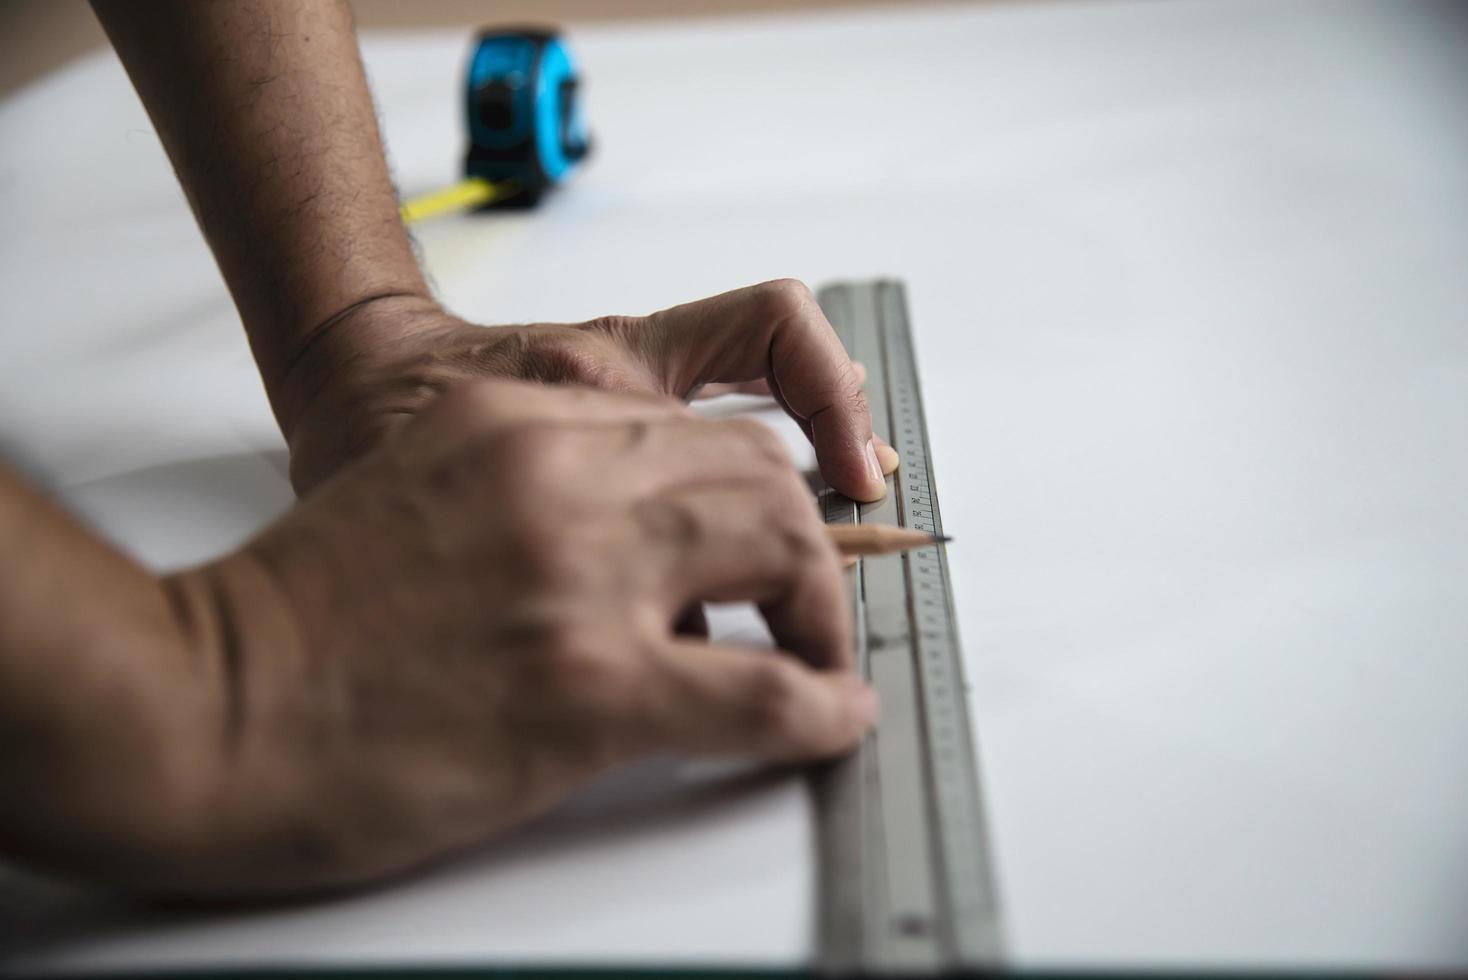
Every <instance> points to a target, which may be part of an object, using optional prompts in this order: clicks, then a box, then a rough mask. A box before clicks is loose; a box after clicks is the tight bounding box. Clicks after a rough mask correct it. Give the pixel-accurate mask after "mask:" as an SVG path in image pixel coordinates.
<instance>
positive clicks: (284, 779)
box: [150, 548, 311, 895]
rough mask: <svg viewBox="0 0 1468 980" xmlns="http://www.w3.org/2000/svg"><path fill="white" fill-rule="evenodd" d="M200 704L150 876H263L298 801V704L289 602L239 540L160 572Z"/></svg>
mask: <svg viewBox="0 0 1468 980" xmlns="http://www.w3.org/2000/svg"><path fill="white" fill-rule="evenodd" d="M163 588H164V589H165V591H166V592H167V594H168V597H169V604H170V606H171V607H172V609H173V610H174V614H175V617H176V619H177V622H178V630H179V634H180V635H181V636H182V637H183V642H184V645H185V647H186V650H187V653H188V659H189V661H190V663H192V664H193V665H194V675H195V679H196V681H197V683H198V685H199V687H201V688H202V690H203V691H204V692H205V693H204V700H205V701H206V703H207V711H206V712H204V718H205V719H206V720H205V721H204V723H202V724H200V725H198V726H196V727H197V730H196V731H194V732H193V738H192V744H193V748H192V753H191V754H192V756H193V759H192V762H191V764H190V766H189V773H190V775H189V777H188V779H187V780H186V781H185V783H184V785H182V786H180V787H179V789H178V792H177V793H176V794H174V798H173V799H172V801H171V802H170V809H171V810H173V811H174V812H175V814H176V820H175V823H174V828H173V831H172V834H173V839H172V840H171V841H168V842H165V844H164V846H163V847H162V848H161V858H162V859H161V860H160V861H159V864H158V867H159V872H160V873H159V875H158V880H157V881H156V882H153V883H150V885H151V887H153V888H155V889H157V890H161V891H165V892H174V893H183V894H191V895H209V894H213V893H218V894H224V893H237V892H239V891H241V890H250V889H253V888H263V889H267V890H268V889H269V888H270V887H272V882H271V875H272V872H273V870H274V869H276V868H279V867H284V866H286V865H288V864H289V863H290V862H291V861H293V860H297V859H296V858H294V857H291V858H289V859H287V857H286V856H285V854H284V853H283V852H285V851H287V850H289V845H288V844H285V843H283V841H287V840H290V839H291V835H292V834H293V833H294V832H295V827H296V825H297V822H298V821H299V819H300V815H301V814H302V813H304V812H306V811H307V810H308V809H309V807H310V805H311V804H310V799H309V791H308V784H309V778H308V775H307V773H308V769H309V766H310V762H311V760H310V757H309V754H308V753H304V752H302V751H300V750H301V748H302V747H303V746H304V745H307V744H309V734H308V733H305V732H304V731H303V728H304V727H306V726H308V725H309V724H310V713H309V712H303V711H302V710H301V702H302V701H303V700H304V699H305V698H306V697H307V696H308V695H307V693H306V690H307V688H308V685H309V678H308V677H306V676H305V675H306V673H307V671H306V669H305V668H306V663H305V657H304V651H303V647H302V644H301V642H300V639H299V637H300V630H299V628H298V625H297V623H296V619H295V614H294V611H293V609H292V607H291V604H290V603H289V601H288V600H287V599H286V597H285V596H284V595H283V594H282V592H281V590H280V588H279V586H278V584H277V583H276V581H275V579H274V576H273V574H272V573H271V571H270V570H269V568H268V567H267V566H266V565H265V564H263V563H262V562H261V561H260V560H259V559H258V558H257V557H256V556H255V555H254V554H253V553H252V552H251V551H250V550H249V549H248V548H246V549H244V550H242V551H240V552H237V553H236V554H234V555H230V556H228V557H226V558H224V559H221V560H219V561H216V562H213V563H211V564H209V565H206V566H203V567H201V568H197V569H192V570H189V571H186V572H182V573H178V574H175V575H171V576H168V577H167V578H165V579H164V580H163Z"/></svg>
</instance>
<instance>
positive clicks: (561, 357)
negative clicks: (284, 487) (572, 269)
mask: <svg viewBox="0 0 1468 980" xmlns="http://www.w3.org/2000/svg"><path fill="white" fill-rule="evenodd" d="M94 6H95V7H96V10H97V13H98V16H99V17H100V18H101V20H102V22H103V24H104V26H105V27H106V28H107V33H108V34H109V36H110V37H111V38H112V41H113V44H114V45H115V46H116V47H117V51H118V53H119V54H120V55H121V57H122V60H123V63H124V64H125V65H126V66H127V69H128V72H129V74H131V76H132V79H133V82H134V83H135V84H136V85H137V88H138V91H139V93H140V94H141V95H142V98H143V102H144V103H145V104H146V105H147V107H148V113H149V114H150V115H151V116H152V118H153V122H154V124H155V125H156V126H157V129H158V133H159V135H160V136H161V137H162V139H163V144H164V146H165V147H166V148H167V150H168V154H169V156H170V158H171V159H172V160H173V164H174V167H175V168H176V169H177V170H178V173H179V178H180V180H181V181H182V182H183V185H184V188H185V190H186V192H187V194H188V197H189V200H190V201H191V202H192V204H193V208H194V212H195V214H196V215H197V216H198V219H199V224H200V225H201V226H202V228H203V229H204V234H205V235H206V236H207V237H208V239H209V243H210V245H211V246H212V247H213V249H214V254H215V255H216V256H217V258H218V260H219V266H220V268H221V269H222V270H223V272H224V277H225V279H226V281H227V282H228V283H229V288H230V291H231V293H232V294H233V295H234V300H235V304H236V305H237V306H238V307H239V311H240V315H241V317H242V319H243V320H244V324H245V329H246V331H247V332H248V333H249V336H250V344H251V346H252V347H253V349H254V352H255V360H256V361H257V362H258V363H259V365H260V371H261V374H262V375H263V377H264V381H265V390H266V392H267V393H268V394H269V396H270V401H271V405H272V407H273V408H274V410H275V416H276V419H277V420H278V421H279V422H280V426H281V430H282V431H283V432H284V433H285V436H286V440H287V441H288V442H289V443H290V446H291V472H292V476H293V479H294V481H295V483H296V486H297V487H298V488H299V489H303V490H304V489H307V488H309V487H312V486H314V485H315V484H317V483H318V482H320V481H321V480H323V479H325V478H326V477H327V476H330V475H331V474H332V473H334V472H335V471H336V470H337V469H339V468H340V467H341V466H342V465H343V464H344V463H346V462H348V461H350V460H351V459H353V458H355V457H356V456H359V455H360V454H361V453H362V452H364V451H365V450H366V449H367V448H369V447H370V446H371V445H374V444H375V443H376V442H378V441H380V439H381V438H382V437H383V436H385V435H386V434H387V432H388V431H390V430H391V429H393V428H396V427H397V426H399V425H401V424H403V423H404V422H406V420H407V419H408V418H409V417H411V416H412V415H415V414H417V412H419V411H421V410H422V409H424V408H426V407H427V405H428V404H429V403H430V402H431V401H432V400H433V399H435V398H437V397H438V396H439V395H440V394H442V393H443V392H444V391H446V390H448V389H449V388H452V387H456V386H458V385H460V384H464V383H467V382H471V381H474V380H479V379H485V378H501V379H503V378H511V379H520V380H532V381H549V382H570V383H577V384H583V385H590V386H594V387H601V388H608V389H612V390H621V391H628V390H631V391H642V392H647V393H652V394H660V395H669V396H673V397H675V398H686V397H689V396H690V395H691V394H692V393H693V392H696V391H697V390H698V389H699V388H700V387H701V386H702V385H704V384H706V383H717V382H734V383H743V384H748V383H751V382H758V383H760V384H761V386H763V385H767V386H768V390H769V391H770V393H771V394H772V395H774V396H775V397H776V398H777V399H779V400H780V401H781V403H782V404H783V405H784V407H785V409H786V410H787V411H788V412H789V413H790V414H791V415H792V416H794V417H795V418H796V419H797V420H798V421H799V422H800V424H801V426H802V427H803V428H804V429H805V431H806V433H807V435H808V436H809V437H810V439H811V441H812V442H813V443H814V444H815V449H816V455H817V457H818V459H819V461H820V464H821V471H822V473H824V474H825V476H826V479H827V481H828V482H829V483H830V484H831V485H832V486H833V487H836V488H837V489H839V490H841V491H843V492H844V493H847V494H849V495H851V496H853V497H856V498H858V499H862V500H872V499H876V498H878V497H880V496H882V494H883V493H885V489H886V488H885V485H884V483H883V479H882V476H883V472H884V471H885V472H890V470H891V469H892V468H893V467H894V466H895V465H896V462H897V461H896V454H895V453H893V452H892V450H891V449H890V447H888V446H886V444H885V443H883V442H882V441H881V440H880V439H879V438H877V437H876V436H875V435H874V434H873V432H872V423H871V416H870V414H869V413H868V411H867V405H866V399H865V396H864V395H863V393H862V390H861V380H860V377H859V375H858V373H857V372H856V371H855V370H854V369H853V368H852V366H851V362H850V360H849V358H848V357H847V356H846V352H845V351H844V350H843V349H842V347H841V343H840V341H839V340H838V339H837V338H836V334H835V333H834V332H833V331H832V329H831V325H830V324H829V323H827V322H826V318H825V316H824V314H822V312H821V310H820V307H819V306H817V304H816V303H815V300H814V298H813V297H811V295H810V293H809V291H808V290H806V289H805V288H804V287H803V286H800V285H799V284H797V283H792V282H788V281H787V282H775V283H766V284H763V285H761V286H757V287H751V288H748V289H743V290H737V291H735V292H732V293H727V294H724V295H722V296H717V297H712V298H711V299H709V300H706V301H704V302H702V303H689V304H684V305H682V306H678V307H675V308H673V309H670V310H664V311H662V312H661V313H657V314H654V315H652V316H646V317H625V316H618V317H604V318H601V319H598V320H593V321H590V322H588V323H584V324H570V325H559V326H558V327H557V328H555V329H546V328H545V325H537V326H532V327H522V326H497V327H483V326H480V325H478V324H472V323H466V322H464V321H462V320H460V319H458V318H457V317H454V316H452V315H451V314H449V313H447V312H446V311H444V310H443V309H442V308H441V307H439V305H438V304H437V303H436V302H435V301H434V300H433V298H432V297H431V296H430V295H429V293H428V290H427V288H426V286H425V284H424V280H423V276H422V274H421V272H420V271H419V269H418V266H417V263H416V261H415V259H414V257H413V253H412V248H411V244H410V242H409V240H408V237H407V234H406V232H405V231H404V229H403V227H402V224H401V222H400V220H399V217H398V210H397V203H396V200H395V197H394V194H393V189H392V185H391V182H390V181H389V179H388V172H387V165H386V163H385V160H384V156H383V150H382V140H381V137H380V135H379V133H378V129H377V122H376V119H375V117H374V114H373V107H372V99H371V95H370V94H369V92H368V88H367V81H366V78H365V76H364V74H363V71H362V64H361V59H360V57H359V55H358V52H357V46H356V39H355V37H354V35H353V32H352V23H351V17H350V14H349V12H348V10H347V8H346V5H345V4H344V3H343V2H341V0H248V2H239V3H200V2H190V0H160V2H157V3H147V4H138V3H128V2H123V0H94ZM447 149H448V148H445V151H446V152H447Z"/></svg>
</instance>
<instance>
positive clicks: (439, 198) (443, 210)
mask: <svg viewBox="0 0 1468 980" xmlns="http://www.w3.org/2000/svg"><path fill="white" fill-rule="evenodd" d="M519 189H520V185H519V184H517V183H515V182H514V181H509V180H503V181H500V182H498V183H490V182H489V181H487V180H484V179H482V178H480V177H467V178H465V179H464V180H461V181H459V182H458V183H457V184H454V185H453V186H452V187H445V188H444V189H443V190H438V191H433V192H431V193H428V194H420V195H419V196H417V197H415V198H411V199H409V200H407V201H404V202H403V206H402V207H401V208H399V209H398V213H399V214H401V215H402V217H403V222H404V223H405V224H413V223H414V222H417V221H426V220H428V219H429V218H437V217H438V216H439V215H444V214H451V213H453V212H455V211H468V210H469V209H470V208H479V207H483V206H484V205H486V204H493V203H494V202H495V201H498V200H501V199H503V198H506V197H509V196H510V195H511V194H513V193H515V192H516V191H518V190H519Z"/></svg>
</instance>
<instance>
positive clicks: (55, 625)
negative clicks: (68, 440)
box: [0, 462, 227, 880]
mask: <svg viewBox="0 0 1468 980" xmlns="http://www.w3.org/2000/svg"><path fill="white" fill-rule="evenodd" d="M0 546H3V549H4V553H5V557H6V560H5V561H4V562H0V787H3V793H0V795H3V796H4V797H5V803H4V805H3V806H0V852H3V853H5V854H7V855H11V856H16V857H21V858H24V859H27V860H31V861H34V862H36V863H37V864H40V865H42V866H46V867H56V868H61V869H67V868H71V869H85V870H86V872H87V873H88V874H89V875H91V876H94V877H98V878H104V879H111V880H133V879H143V878H145V877H149V876H156V875H157V874H158V872H159V868H158V863H159V861H160V860H163V858H162V857H161V856H162V855H164V854H165V853H167V852H171V851H178V852H185V851H187V850H189V849H190V848H191V847H193V846H194V845H193V844H192V843H191V842H190V841H189V840H187V839H186V838H187V837H188V836H189V835H191V834H192V833H193V832H194V830H193V828H196V827H198V826H200V824H199V823H197V822H196V820H195V818H196V816H197V809H198V807H199V806H201V805H202V804H204V802H205V801H206V800H207V796H208V794H209V792H211V789H210V783H211V782H212V780H213V779H214V778H215V775H216V773H215V771H214V769H213V766H212V762H213V761H214V760H215V759H216V758H217V755H218V749H219V745H218V742H217V739H219V738H222V737H223V731H222V727H221V726H220V725H218V724H216V723H215V719H217V718H219V717H220V711H219V700H220V698H221V697H222V694H223V691H224V689H225V682H226V680H227V679H226V678H225V677H223V676H222V674H221V670H220V663H219V661H218V660H217V659H215V658H213V657H211V656H208V655H205V654H203V653H202V652H201V650H202V648H200V647H197V646H195V645H194V644H192V643H191V642H190V638H189V637H188V636H187V630H186V629H185V628H184V624H183V622H182V620H181V618H180V615H179V613H180V610H179V609H178V608H176V605H177V604H176V603H175V602H173V601H171V600H170V598H169V594H168V591H167V589H166V588H165V587H164V585H163V584H162V583H160V582H159V581H158V580H157V579H155V578H154V577H153V576H151V575H149V574H148V573H147V572H146V571H145V570H143V569H142V568H140V567H139V566H138V565H137V564H136V563H134V562H132V561H131V560H129V559H128V558H127V557H126V556H124V555H122V554H121V553H119V552H117V551H116V550H114V549H113V548H111V547H109V546H108V545H107V544H106V543H104V542H103V541H101V540H100V539H99V538H97V537H96V536H95V535H93V534H92V533H90V532H89V531H87V530H86V529H85V528H83V527H81V526H80V525H78V524H77V523H76V522H75V521H74V520H72V519H71V518H70V516H68V515H67V514H66V513H65V512H63V511H62V510H61V509H60V508H58V507H56V506H55V505H54V504H52V503H51V502H50V501H48V500H46V499H45V498H44V497H42V496H41V495H40V494H38V493H36V492H35V491H34V490H33V489H31V488H30V487H28V486H26V485H25V484H24V483H22V482H21V480H20V478H19V477H17V476H16V475H15V474H14V473H12V472H11V471H9V470H7V469H6V468H5V466H4V464H3V462H0Z"/></svg>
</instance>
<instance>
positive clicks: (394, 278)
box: [93, 0, 431, 436]
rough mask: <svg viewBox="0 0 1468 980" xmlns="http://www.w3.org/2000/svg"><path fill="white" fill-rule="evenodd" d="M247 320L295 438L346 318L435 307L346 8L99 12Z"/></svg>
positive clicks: (261, 0)
mask: <svg viewBox="0 0 1468 980" xmlns="http://www.w3.org/2000/svg"><path fill="white" fill-rule="evenodd" d="M93 7H94V9H95V10H96V12H97V16H98V18H99V19H100V20H101V21H102V24H103V26H104V27H105V28H106V30H107V34H108V37H110V38H111V40H112V43H113V46H114V47H115V48H116V49H117V52H118V55H119V56H120V57H121V58H122V61H123V64H124V65H125V66H126V67H127V71H128V74H129V75H130V76H131V77H132V80H133V84H134V85H135V86H136V87H137V90H138V93H139V94H140V95H141V96H142V99H143V103H144V104H145V105H146V106H147V109H148V113H149V115H150V116H151V117H152V120H153V124H154V125H155V126H156V127H157V130H158V134H159V136H160V137H161V138H162V140H163V145H164V147H165V148H166V149H167V151H168V155H169V158H170V159H171V160H172V161H173V165H174V168H175V169H176V170H177V171H178V175H179V179H180V181H181V182H182V184H183V187H184V190H185V193H186V194H187V195H188V199H189V203H190V204H191V205H192V207H193V209H194V214H195V215H196V216H197V218H198V221H199V225H200V227H201V228H202V229H203V231H204V235H205V237H207V238H208V240H209V245H210V247H211V248H212V249H213V250H214V255H215V257H216V258H217V260H218V262H219V268H220V269H221V271H222V272H223V274H224V278H225V281H226V282H227V283H228V285H229V290H230V293H231V295H232V296H233V297H234V301H235V305H236V306H237V307H238V308H239V312H240V316H241V318H242V319H243V321H244V325H245V330H246V332H247V333H248V334H249V338H250V345H251V348H252V349H253V351H254V354H255V360H256V361H257V362H258V364H259V365H260V370H261V374H262V375H263V377H264V381H265V388H266V392H267V393H268V394H269V396H270V401H271V405H272V407H273V408H274V410H275V414H276V418H277V420H278V421H279V422H280V423H281V427H282V429H283V430H284V431H285V432H286V434H287V436H289V435H290V433H291V431H292V429H293V427H294V423H295V419H296V416H297V415H298V414H299V413H300V411H301V408H302V403H303V401H304V400H305V399H306V398H307V397H308V396H307V395H306V394H305V393H306V392H307V391H309V390H311V389H312V388H313V387H314V386H315V385H316V384H317V383H319V379H316V380H315V381H313V380H312V379H310V378H309V377H306V376H304V375H307V374H309V373H310V369H309V365H308V359H306V358H305V356H304V355H305V353H306V352H307V351H308V349H309V348H311V346H312V345H313V341H316V340H318V339H319V338H320V337H321V336H322V335H323V333H324V332H326V331H329V330H330V329H331V328H332V327H333V326H335V325H338V324H339V323H340V322H341V321H342V320H343V319H344V318H345V317H347V316H349V315H351V314H352V312H353V311H356V310H359V309H362V308H364V307H366V306H372V305H378V304H381V303H383V302H384V301H387V302H386V305H387V306H392V305H393V304H394V302H396V303H397V304H398V305H399V307H400V308H408V309H412V308H416V307H420V306H422V305H425V304H429V303H431V301H430V300H429V299H428V289H427V286H426V285H425V283H424V280H423V276H422V273H421V272H420V270H419V268H418V264H417V261H416V259H415V258H414V256H413V252H412V247H411V244H410V242H409V240H408V236H407V233H406V232H405V231H404V229H403V226H402V223H401V221H400V220H399V217H398V208H397V202H396V198H395V195H394V192H393V188H392V184H391V181H390V180H389V177H388V170H387V163H386V161H385V159H384V156H383V150H382V140H381V137H380V136H379V134H378V130H377V119H376V116H375V114H374V112H373V106H372V99H371V96H370V94H369V92H368V88H367V80H366V77H365V75H364V73H363V70H362V62H361V58H360V56H359V54H358V51H357V41H356V36H355V34H354V33H353V28H352V20H351V14H350V12H349V11H348V9H347V6H346V4H345V3H343V2H340V0H248V2H240V3H199V2H194V0H160V2H156V3H146V4H139V3H132V2H127V0H95V2H94V3H93Z"/></svg>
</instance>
